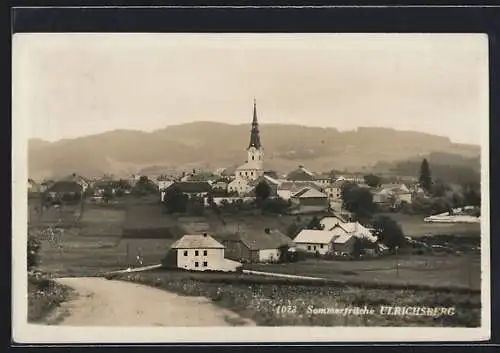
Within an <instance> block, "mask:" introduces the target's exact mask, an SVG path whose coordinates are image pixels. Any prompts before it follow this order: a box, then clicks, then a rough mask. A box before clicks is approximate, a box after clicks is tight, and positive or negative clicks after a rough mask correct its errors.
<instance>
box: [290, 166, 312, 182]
mask: <svg viewBox="0 0 500 353" xmlns="http://www.w3.org/2000/svg"><path fill="white" fill-rule="evenodd" d="M286 179H287V180H292V181H312V180H315V175H314V173H311V172H310V171H308V170H307V169H305V168H304V167H303V166H299V167H298V168H297V169H295V170H293V171H291V172H290V173H288V175H287V176H286Z"/></svg>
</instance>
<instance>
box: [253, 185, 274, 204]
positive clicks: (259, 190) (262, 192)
mask: <svg viewBox="0 0 500 353" xmlns="http://www.w3.org/2000/svg"><path fill="white" fill-rule="evenodd" d="M255 196H256V197H257V199H259V200H262V201H263V200H267V199H268V198H269V196H271V187H270V186H269V185H268V184H267V183H266V182H265V181H261V182H260V183H258V184H257V186H256V187H255Z"/></svg>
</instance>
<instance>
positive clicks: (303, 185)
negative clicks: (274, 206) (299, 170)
mask: <svg viewBox="0 0 500 353" xmlns="http://www.w3.org/2000/svg"><path fill="white" fill-rule="evenodd" d="M307 188H313V189H317V190H320V191H321V187H319V186H318V185H317V184H316V183H314V182H313V181H281V182H280V184H279V186H278V188H277V194H278V196H279V197H281V198H282V199H283V200H289V199H290V198H291V197H292V196H293V195H295V194H297V193H298V192H300V191H302V190H304V189H307Z"/></svg>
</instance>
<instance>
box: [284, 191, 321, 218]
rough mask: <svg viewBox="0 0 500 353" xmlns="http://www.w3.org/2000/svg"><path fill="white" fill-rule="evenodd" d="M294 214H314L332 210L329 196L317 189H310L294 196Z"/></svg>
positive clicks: (292, 199) (292, 198)
mask: <svg viewBox="0 0 500 353" xmlns="http://www.w3.org/2000/svg"><path fill="white" fill-rule="evenodd" d="M290 200H291V201H292V213H294V214H298V213H314V212H323V211H326V210H328V209H330V201H329V200H328V195H326V194H325V193H324V192H322V191H319V190H318V189H316V188H313V187H308V188H305V189H303V190H301V191H299V192H298V193H296V194H294V195H292V197H291V198H290Z"/></svg>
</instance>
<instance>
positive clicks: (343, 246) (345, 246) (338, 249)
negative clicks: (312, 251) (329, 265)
mask: <svg viewBox="0 0 500 353" xmlns="http://www.w3.org/2000/svg"><path fill="white" fill-rule="evenodd" d="M355 242H356V237H355V236H354V235H353V234H352V233H343V234H340V235H338V236H336V237H334V238H333V253H334V254H335V255H342V254H347V255H349V254H352V252H353V250H354V243H355Z"/></svg>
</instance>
